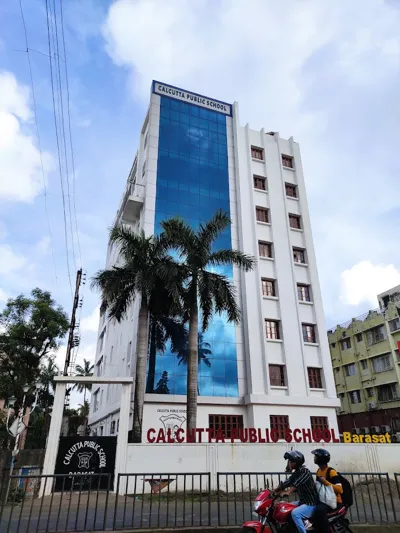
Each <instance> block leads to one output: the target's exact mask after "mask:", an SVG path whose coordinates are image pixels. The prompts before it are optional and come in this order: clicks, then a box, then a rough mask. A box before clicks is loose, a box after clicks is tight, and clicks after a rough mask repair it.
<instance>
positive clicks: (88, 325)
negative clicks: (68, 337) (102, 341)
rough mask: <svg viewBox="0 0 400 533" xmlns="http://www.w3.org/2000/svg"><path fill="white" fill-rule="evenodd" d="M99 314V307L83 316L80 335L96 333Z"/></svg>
mask: <svg viewBox="0 0 400 533" xmlns="http://www.w3.org/2000/svg"><path fill="white" fill-rule="evenodd" d="M99 313H100V306H97V307H95V308H94V309H93V311H92V312H91V314H90V315H88V316H85V317H83V318H82V319H81V323H80V329H81V331H82V333H84V332H92V333H97V330H98V328H99Z"/></svg>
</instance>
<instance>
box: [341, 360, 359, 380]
mask: <svg viewBox="0 0 400 533" xmlns="http://www.w3.org/2000/svg"><path fill="white" fill-rule="evenodd" d="M344 373H345V374H346V376H347V377H349V376H355V375H356V374H357V369H356V365H355V363H351V364H350V365H345V367H344Z"/></svg>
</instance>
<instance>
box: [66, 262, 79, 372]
mask: <svg viewBox="0 0 400 533" xmlns="http://www.w3.org/2000/svg"><path fill="white" fill-rule="evenodd" d="M81 280H82V269H81V268H80V269H79V270H78V272H77V273H76V286H75V296H74V303H73V306H72V315H71V325H70V329H69V335H68V344H67V353H66V354H65V365H64V376H68V368H69V365H70V362H71V351H72V348H74V347H75V346H77V345H78V344H79V338H77V337H76V336H75V334H74V332H75V327H76V310H77V309H78V305H79V287H80V285H81Z"/></svg>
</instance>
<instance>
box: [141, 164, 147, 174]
mask: <svg viewBox="0 0 400 533" xmlns="http://www.w3.org/2000/svg"><path fill="white" fill-rule="evenodd" d="M146 163H147V161H145V162H144V163H143V168H142V178H143V176H144V175H145V174H146Z"/></svg>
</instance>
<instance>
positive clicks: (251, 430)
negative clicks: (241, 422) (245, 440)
mask: <svg viewBox="0 0 400 533" xmlns="http://www.w3.org/2000/svg"><path fill="white" fill-rule="evenodd" d="M249 442H252V443H254V442H257V431H256V429H255V428H249Z"/></svg>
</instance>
